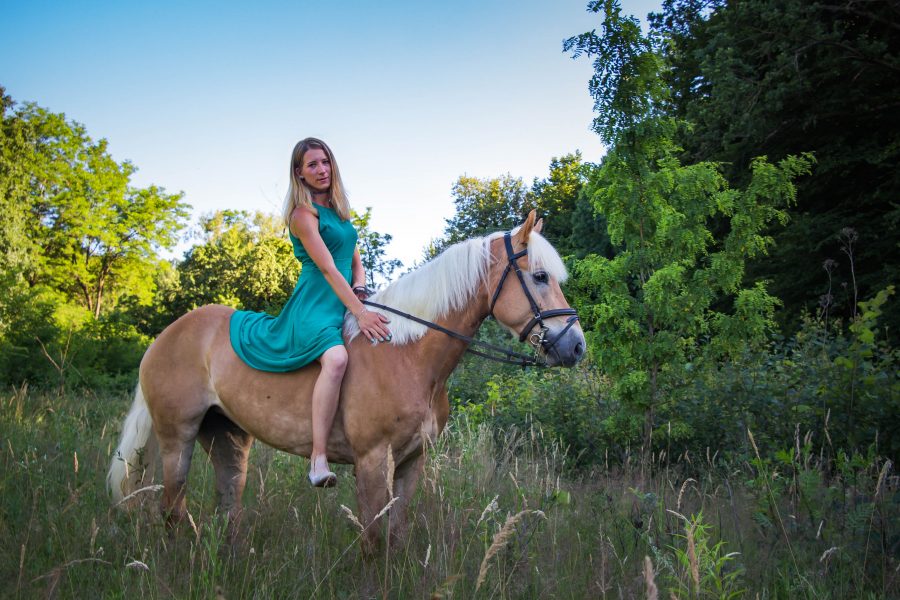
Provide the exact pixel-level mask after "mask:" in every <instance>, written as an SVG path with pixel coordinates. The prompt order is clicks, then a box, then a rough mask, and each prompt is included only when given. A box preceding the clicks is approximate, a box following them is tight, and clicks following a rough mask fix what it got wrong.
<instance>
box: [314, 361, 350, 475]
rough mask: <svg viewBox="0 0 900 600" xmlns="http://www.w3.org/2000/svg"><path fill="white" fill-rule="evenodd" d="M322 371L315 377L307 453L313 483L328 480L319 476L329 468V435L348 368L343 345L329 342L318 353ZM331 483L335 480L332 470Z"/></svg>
mask: <svg viewBox="0 0 900 600" xmlns="http://www.w3.org/2000/svg"><path fill="white" fill-rule="evenodd" d="M319 364H320V365H321V367H322V371H321V372H320V373H319V378H318V379H316V385H315V387H314V388H313V397H312V421H313V447H312V454H311V455H310V457H309V460H310V470H309V476H310V480H312V481H313V483H320V482H321V483H324V484H329V482H327V481H326V480H325V479H322V477H324V476H325V475H326V474H327V473H329V469H328V457H327V452H328V435H329V434H330V433H331V424H332V423H333V422H334V413H335V412H336V411H337V406H338V397H339V396H340V392H341V381H342V380H343V379H344V371H346V370H347V349H346V348H344V347H343V346H332V347H331V348H329V349H328V350H326V351H325V352H324V353H323V354H322V356H320V357H319ZM330 479H331V482H330V484H333V483H334V477H333V474H332V476H331V478H330Z"/></svg>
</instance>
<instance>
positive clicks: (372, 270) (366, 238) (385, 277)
mask: <svg viewBox="0 0 900 600" xmlns="http://www.w3.org/2000/svg"><path fill="white" fill-rule="evenodd" d="M371 218H372V207H370V206H367V207H366V212H364V213H363V214H361V215H360V214H359V213H356V212H354V213H353V226H354V227H356V233H357V235H358V236H359V242H358V247H359V254H360V258H361V259H362V263H363V268H364V269H365V271H366V277H367V278H368V281H367V282H366V285H368V286H369V287H370V288H375V276H376V275H377V276H378V277H379V278H380V279H381V280H382V281H385V282H387V281H390V279H391V275H392V274H393V272H394V271H396V270H397V269H399V268H401V267H403V263H402V262H401V261H400V260H398V259H396V258H391V259H389V258H386V257H385V254H386V252H387V251H386V247H387V245H388V244H390V243H391V240H392V239H393V236H391V234H389V233H385V234H381V233H378V232H377V231H374V230H372V229H371V227H370V226H369V221H370V220H371Z"/></svg>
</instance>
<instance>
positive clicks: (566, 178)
mask: <svg viewBox="0 0 900 600" xmlns="http://www.w3.org/2000/svg"><path fill="white" fill-rule="evenodd" d="M593 168H595V166H594V165H591V164H586V163H584V162H583V161H582V158H581V152H578V151H576V152H575V153H574V154H566V155H565V156H562V157H561V158H556V157H553V158H552V159H551V160H550V173H549V175H548V176H547V177H546V178H545V179H537V178H535V180H534V183H533V184H532V186H531V195H532V196H533V198H534V202H535V204H536V205H537V209H538V212H539V213H540V214H541V216H542V217H543V218H544V230H543V235H544V237H546V238H547V239H549V240H550V241H551V242H553V244H554V246H555V247H556V249H557V250H558V251H559V253H560V254H561V255H563V256H567V255H573V256H576V257H578V258H583V257H584V256H585V255H587V254H601V255H604V256H612V247H611V246H610V243H609V235H607V233H606V219H604V217H603V216H602V215H600V214H598V213H597V212H596V211H595V210H594V208H593V205H592V204H591V202H590V200H589V199H588V197H587V195H586V194H585V193H584V192H585V184H586V183H587V182H588V180H589V178H590V173H591V170H592V169H593Z"/></svg>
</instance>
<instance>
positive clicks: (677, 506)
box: [675, 477, 697, 511]
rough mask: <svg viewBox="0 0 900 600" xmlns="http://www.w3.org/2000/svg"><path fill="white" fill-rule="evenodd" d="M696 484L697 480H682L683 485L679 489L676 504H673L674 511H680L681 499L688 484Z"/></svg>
mask: <svg viewBox="0 0 900 600" xmlns="http://www.w3.org/2000/svg"><path fill="white" fill-rule="evenodd" d="M692 481H693V482H694V483H697V480H695V479H693V478H691V477H688V478H687V479H685V480H684V483H682V484H681V489H680V490H679V491H678V502H676V503H675V510H679V511H680V510H681V498H682V497H683V496H684V491H685V490H686V489H687V486H688V484H689V483H690V482H692Z"/></svg>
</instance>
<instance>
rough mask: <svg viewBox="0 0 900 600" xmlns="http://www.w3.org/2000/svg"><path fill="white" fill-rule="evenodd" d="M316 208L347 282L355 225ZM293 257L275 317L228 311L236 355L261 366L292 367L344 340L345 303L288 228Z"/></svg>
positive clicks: (321, 230)
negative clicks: (294, 277) (286, 294)
mask: <svg viewBox="0 0 900 600" xmlns="http://www.w3.org/2000/svg"><path fill="white" fill-rule="evenodd" d="M316 208H318V209H319V233H320V234H321V236H322V241H324V242H325V246H326V247H327V248H328V251H329V252H331V256H332V258H333V259H334V264H335V266H337V268H338V270H339V271H340V272H341V275H343V276H344V279H346V280H347V283H350V281H351V275H352V274H351V269H352V265H353V254H354V252H355V250H356V240H357V236H356V229H354V228H353V224H352V223H351V222H350V221H349V220H348V221H342V220H341V218H340V217H339V216H338V214H337V213H336V212H334V210H332V209H330V208H328V207H325V206H316ZM288 235H289V236H290V238H291V244H293V246H294V256H296V257H297V260H299V261H300V264H301V265H303V268H302V270H301V271H300V279H299V280H298V281H297V285H296V286H295V287H294V292H293V293H292V294H291V297H290V299H288V301H287V304H285V305H284V308H283V309H282V310H281V313H280V314H279V315H278V316H277V317H273V316H271V315H268V314H266V313H258V312H250V311H246V310H239V311H236V312H235V313H234V314H232V315H231V347H232V348H234V351H235V352H236V353H237V355H238V356H240V357H241V359H242V360H243V361H244V362H245V363H247V364H248V365H250V366H251V367H253V368H255V369H259V370H261V371H274V372H284V371H293V370H295V369H299V368H300V367H303V366H306V365H308V364H309V363H311V362H312V361H314V360H316V359H317V358H319V357H320V356H322V353H323V352H325V351H326V350H328V349H329V348H331V347H333V346H338V345H341V344H343V343H344V340H343V337H342V335H341V331H342V328H343V325H344V312H345V310H346V309H345V307H344V305H343V303H342V302H341V301H340V299H339V298H338V297H337V294H335V293H334V290H333V289H331V286H330V285H329V284H328V282H327V281H326V280H325V276H324V275H323V274H322V272H321V271H320V270H319V268H318V267H317V266H316V264H315V263H314V262H313V261H312V259H311V258H310V257H309V254H307V253H306V249H304V248H303V244H301V243H300V240H298V239H297V238H296V237H294V236H293V234H291V233H290V232H288Z"/></svg>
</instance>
